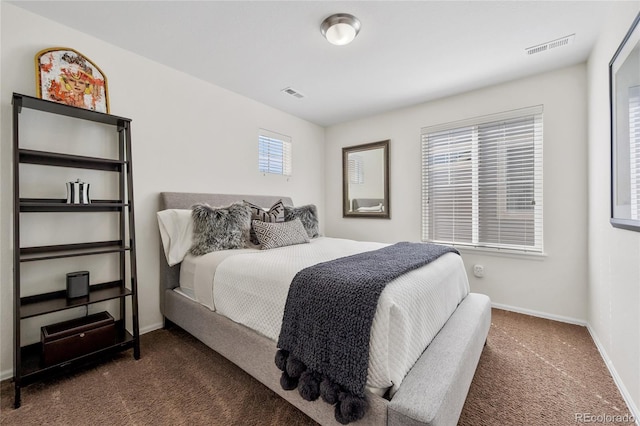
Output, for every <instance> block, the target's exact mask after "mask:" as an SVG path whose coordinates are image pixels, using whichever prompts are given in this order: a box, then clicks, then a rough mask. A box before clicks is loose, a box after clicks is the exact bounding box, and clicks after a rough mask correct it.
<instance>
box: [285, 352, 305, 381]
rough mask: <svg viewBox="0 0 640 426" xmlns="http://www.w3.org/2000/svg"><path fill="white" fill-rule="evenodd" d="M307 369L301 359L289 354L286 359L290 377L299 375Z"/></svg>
mask: <svg viewBox="0 0 640 426" xmlns="http://www.w3.org/2000/svg"><path fill="white" fill-rule="evenodd" d="M306 369H307V366H306V365H304V363H303V362H302V361H300V360H299V359H298V358H296V357H294V356H289V359H288V360H287V374H288V375H289V376H291V377H300V375H301V374H302V373H303V372H304V371H305V370H306Z"/></svg>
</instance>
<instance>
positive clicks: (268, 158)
mask: <svg viewBox="0 0 640 426" xmlns="http://www.w3.org/2000/svg"><path fill="white" fill-rule="evenodd" d="M258 170H259V171H260V172H262V173H271V174H276V175H285V176H291V138H290V137H289V136H285V135H280V134H278V133H274V132H271V131H268V130H264V129H260V132H259V133H258Z"/></svg>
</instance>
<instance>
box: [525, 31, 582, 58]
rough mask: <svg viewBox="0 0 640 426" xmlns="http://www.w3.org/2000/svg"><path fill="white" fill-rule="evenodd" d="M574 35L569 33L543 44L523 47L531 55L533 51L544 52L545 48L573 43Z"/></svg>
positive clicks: (549, 48)
mask: <svg viewBox="0 0 640 426" xmlns="http://www.w3.org/2000/svg"><path fill="white" fill-rule="evenodd" d="M575 37H576V35H575V34H571V35H568V36H565V37H562V38H559V39H557V40H552V41H548V42H546V43H543V44H538V45H536V46H532V47H527V48H526V49H525V52H527V55H533V54H535V53H541V52H546V51H547V50H551V49H555V48H557V47H562V46H567V45H569V44H571V43H573V39H574V38H575Z"/></svg>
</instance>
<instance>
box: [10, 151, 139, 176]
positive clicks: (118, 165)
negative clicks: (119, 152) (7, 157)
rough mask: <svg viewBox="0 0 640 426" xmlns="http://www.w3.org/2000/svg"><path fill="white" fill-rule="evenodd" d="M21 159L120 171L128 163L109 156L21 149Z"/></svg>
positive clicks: (22, 160) (30, 162) (36, 162)
mask: <svg viewBox="0 0 640 426" xmlns="http://www.w3.org/2000/svg"><path fill="white" fill-rule="evenodd" d="M18 154H19V161H20V163H24V164H39V165H43V166H57V167H73V168H77V169H93V170H104V171H108V172H120V171H122V168H123V166H124V165H125V164H126V163H127V162H126V161H121V160H111V159H108V158H98V157H86V156H83V155H71V154H62V153H59V152H48V151H36V150H32V149H19V150H18Z"/></svg>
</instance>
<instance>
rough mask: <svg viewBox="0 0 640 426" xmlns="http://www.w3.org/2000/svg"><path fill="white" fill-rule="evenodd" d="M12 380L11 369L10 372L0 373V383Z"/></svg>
mask: <svg viewBox="0 0 640 426" xmlns="http://www.w3.org/2000/svg"><path fill="white" fill-rule="evenodd" d="M11 378H13V368H12V369H11V370H4V371H0V381H4V380H7V379H11Z"/></svg>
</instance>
